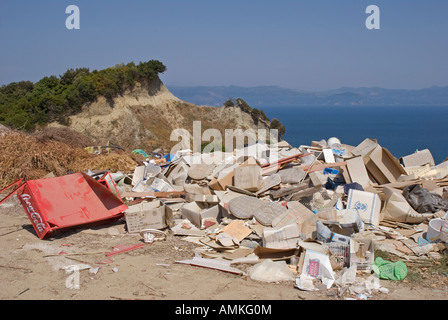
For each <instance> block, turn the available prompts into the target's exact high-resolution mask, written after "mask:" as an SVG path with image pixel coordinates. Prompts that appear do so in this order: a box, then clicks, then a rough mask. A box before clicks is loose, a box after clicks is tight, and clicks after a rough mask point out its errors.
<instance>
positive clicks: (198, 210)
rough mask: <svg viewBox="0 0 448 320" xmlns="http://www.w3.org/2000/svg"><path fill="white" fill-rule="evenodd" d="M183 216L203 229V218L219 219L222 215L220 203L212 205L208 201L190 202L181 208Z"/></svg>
mask: <svg viewBox="0 0 448 320" xmlns="http://www.w3.org/2000/svg"><path fill="white" fill-rule="evenodd" d="M181 212H182V218H186V219H188V220H190V222H191V223H193V224H194V225H195V226H196V227H197V228H199V229H202V228H203V225H202V220H204V219H206V218H214V219H216V220H217V221H218V220H219V219H220V218H221V217H222V212H221V207H220V206H219V205H214V206H210V205H208V204H207V203H201V202H190V203H189V204H186V205H184V206H183V207H182V208H181Z"/></svg>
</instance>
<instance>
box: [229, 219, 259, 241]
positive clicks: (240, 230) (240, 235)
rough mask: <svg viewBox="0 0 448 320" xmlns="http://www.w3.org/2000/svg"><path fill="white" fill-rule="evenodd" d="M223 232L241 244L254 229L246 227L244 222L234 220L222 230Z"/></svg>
mask: <svg viewBox="0 0 448 320" xmlns="http://www.w3.org/2000/svg"><path fill="white" fill-rule="evenodd" d="M222 232H225V233H227V234H229V235H230V236H232V237H235V238H237V239H238V241H239V242H241V240H243V239H244V238H246V237H247V236H248V235H250V234H251V233H252V229H251V228H249V227H246V225H244V221H242V220H234V221H232V222H230V223H229V224H228V225H227V226H225V227H224V228H223V229H222Z"/></svg>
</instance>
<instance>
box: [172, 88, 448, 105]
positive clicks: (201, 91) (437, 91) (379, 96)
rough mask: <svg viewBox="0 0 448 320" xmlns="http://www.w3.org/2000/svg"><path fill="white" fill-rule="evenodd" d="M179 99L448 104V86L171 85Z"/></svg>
mask: <svg viewBox="0 0 448 320" xmlns="http://www.w3.org/2000/svg"><path fill="white" fill-rule="evenodd" d="M168 87H169V90H170V91H171V92H172V93H173V94H174V95H175V96H176V97H178V98H179V99H181V100H184V101H187V102H190V103H194V104H197V105H208V106H221V105H222V104H223V103H224V102H225V101H226V100H227V99H229V98H231V97H232V98H242V99H243V100H245V101H246V102H247V103H248V104H249V105H250V106H252V107H263V106H331V105H335V106H336V105H344V106H349V105H359V106H417V105H421V106H429V105H431V106H437V105H443V106H448V87H438V86H434V87H430V88H425V89H418V90H404V89H384V88H378V87H361V88H349V87H343V88H339V89H335V90H327V91H321V92H311V91H301V90H294V89H287V88H281V87H276V86H258V87H238V86H215V87H208V86H197V87H179V86H168Z"/></svg>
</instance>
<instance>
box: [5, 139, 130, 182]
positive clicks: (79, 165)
mask: <svg viewBox="0 0 448 320" xmlns="http://www.w3.org/2000/svg"><path fill="white" fill-rule="evenodd" d="M0 150H1V153H0V188H2V187H5V186H7V185H9V184H10V183H12V182H14V181H17V180H18V179H20V178H24V179H25V180H32V179H39V178H42V177H43V176H45V175H47V174H48V173H50V172H53V174H54V175H55V176H61V175H65V174H68V173H70V172H80V171H87V170H88V169H91V170H110V171H112V172H116V171H124V172H128V171H131V170H133V168H134V167H135V165H136V164H137V162H136V161H135V160H134V157H133V156H132V155H129V154H127V153H125V152H120V153H110V154H101V155H93V154H88V153H87V152H86V151H85V150H84V149H82V148H79V147H72V146H69V145H67V144H66V143H63V142H60V141H54V140H50V139H45V141H42V140H39V139H37V138H36V137H34V136H30V135H27V134H24V133H20V132H15V133H13V134H7V135H5V136H2V137H0Z"/></svg>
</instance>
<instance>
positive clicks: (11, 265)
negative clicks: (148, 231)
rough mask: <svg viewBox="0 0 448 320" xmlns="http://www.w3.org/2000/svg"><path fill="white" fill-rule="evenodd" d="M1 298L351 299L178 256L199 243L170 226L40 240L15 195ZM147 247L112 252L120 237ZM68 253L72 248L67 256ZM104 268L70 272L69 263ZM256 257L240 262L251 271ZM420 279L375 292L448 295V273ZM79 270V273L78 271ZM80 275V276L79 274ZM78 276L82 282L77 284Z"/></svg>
mask: <svg viewBox="0 0 448 320" xmlns="http://www.w3.org/2000/svg"><path fill="white" fill-rule="evenodd" d="M0 215H1V224H0V246H1V250H0V287H1V290H0V299H2V300H174V301H178V302H180V301H187V300H188V301H193V300H209V301H211V300H227V301H228V300H239V301H243V300H250V301H257V300H282V301H283V300H294V301H303V300H345V299H347V298H354V297H350V296H343V297H339V296H338V294H337V290H336V288H331V289H330V290H319V291H302V290H299V289H298V288H296V287H295V286H294V285H295V283H294V282H292V281H289V282H281V283H267V282H260V281H254V280H252V279H251V278H250V277H249V276H248V275H234V274H231V273H226V272H223V271H218V270H213V269H207V268H201V267H195V266H190V265H185V264H179V263H175V261H177V260H183V259H191V258H193V256H194V253H193V249H194V248H195V246H196V245H195V244H193V243H191V242H187V241H185V240H182V237H179V236H174V235H172V234H169V236H168V238H167V239H166V240H163V241H157V242H154V243H152V244H145V243H144V242H143V241H142V239H141V237H140V236H139V235H129V234H128V233H127V232H126V228H125V222H124V221H122V220H120V221H118V222H115V223H113V224H107V225H103V226H99V227H94V228H93V227H90V228H85V227H84V228H77V229H73V230H66V231H64V232H60V233H59V234H56V235H54V236H53V237H51V238H49V239H46V240H40V239H39V238H38V237H37V236H36V233H35V232H34V229H33V228H32V226H31V223H30V221H29V219H28V217H27V215H26V214H25V212H24V210H23V208H22V207H21V205H20V204H19V202H18V200H17V198H16V197H12V198H11V199H9V200H8V201H6V202H5V203H4V204H2V205H0ZM137 244H143V247H142V248H139V249H136V250H132V251H128V252H125V253H120V254H117V255H113V256H110V257H107V256H106V253H107V252H111V251H112V250H113V247H114V246H117V245H137ZM64 253H66V254H75V253H76V254H77V255H70V256H69V257H70V258H71V259H68V258H67V256H64ZM83 263H87V264H89V265H90V266H91V267H92V268H98V270H97V272H96V273H91V272H90V270H89V269H85V270H82V268H81V270H80V271H78V272H66V271H65V270H64V269H61V268H63V267H66V266H69V265H77V266H78V267H80V266H82V265H83ZM250 267H251V266H250V265H241V266H238V268H240V269H241V270H244V271H246V272H248V271H249V269H250ZM422 274H423V276H422V279H421V281H418V282H414V281H410V280H407V279H405V280H404V281H402V282H394V281H385V280H381V286H382V287H385V288H388V289H389V293H388V294H385V293H374V294H372V296H371V297H369V298H368V300H416V299H418V300H447V299H448V277H447V276H446V275H444V274H440V273H439V274H431V273H424V272H423V273H422ZM77 276H79V277H78V278H77ZM78 280H79V281H78ZM76 284H78V285H79V287H78V288H73V286H75V285H76Z"/></svg>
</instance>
